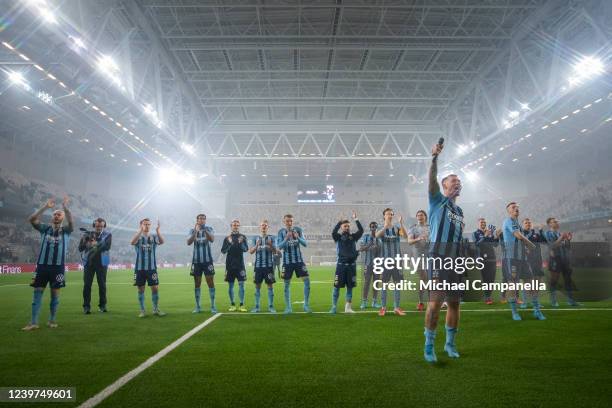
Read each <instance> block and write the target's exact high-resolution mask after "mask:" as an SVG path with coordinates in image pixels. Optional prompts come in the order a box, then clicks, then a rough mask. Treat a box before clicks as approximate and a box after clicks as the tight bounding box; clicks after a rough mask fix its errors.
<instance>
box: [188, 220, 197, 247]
mask: <svg viewBox="0 0 612 408" xmlns="http://www.w3.org/2000/svg"><path fill="white" fill-rule="evenodd" d="M198 228H199V225H198V224H196V225H195V227H193V229H192V230H191V234H189V237H187V245H191V244H193V243H194V242H195V240H196V239H197V238H198Z"/></svg>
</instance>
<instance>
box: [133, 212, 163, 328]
mask: <svg viewBox="0 0 612 408" xmlns="http://www.w3.org/2000/svg"><path fill="white" fill-rule="evenodd" d="M160 228H161V227H160V223H159V220H158V221H157V228H156V229H155V234H151V233H150V230H151V220H150V219H148V218H144V219H142V220H141V221H140V228H139V229H138V232H136V234H135V235H134V237H132V241H131V244H132V245H133V246H134V249H135V250H136V266H135V270H134V286H136V287H138V303H139V304H140V314H139V315H138V317H145V305H144V300H145V283H146V284H147V285H149V287H150V288H151V300H152V302H153V314H154V315H155V316H165V315H166V313H164V312H162V311H161V310H159V276H158V274H157V260H156V252H157V246H158V245H163V244H164V237H162V235H161V233H160Z"/></svg>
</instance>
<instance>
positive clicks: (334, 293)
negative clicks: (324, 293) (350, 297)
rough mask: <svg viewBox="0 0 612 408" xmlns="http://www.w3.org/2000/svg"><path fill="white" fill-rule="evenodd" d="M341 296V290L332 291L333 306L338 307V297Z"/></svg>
mask: <svg viewBox="0 0 612 408" xmlns="http://www.w3.org/2000/svg"><path fill="white" fill-rule="evenodd" d="M339 296H340V289H338V288H336V287H334V290H333V291H332V306H333V307H336V305H337V304H338V297H339Z"/></svg>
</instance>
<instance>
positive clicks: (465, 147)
mask: <svg viewBox="0 0 612 408" xmlns="http://www.w3.org/2000/svg"><path fill="white" fill-rule="evenodd" d="M466 150H467V146H466V145H464V144H460V145H459V146H458V147H457V152H458V153H459V154H463V153H465V151H466Z"/></svg>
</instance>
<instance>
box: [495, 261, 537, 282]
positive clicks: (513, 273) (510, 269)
mask: <svg viewBox="0 0 612 408" xmlns="http://www.w3.org/2000/svg"><path fill="white" fill-rule="evenodd" d="M502 262H503V263H505V264H506V267H505V268H504V270H503V272H504V279H505V281H506V282H518V281H519V280H520V279H523V280H531V279H532V278H533V273H532V272H531V268H530V267H529V264H528V263H527V261H524V260H521V259H508V258H506V259H503V260H502Z"/></svg>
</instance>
